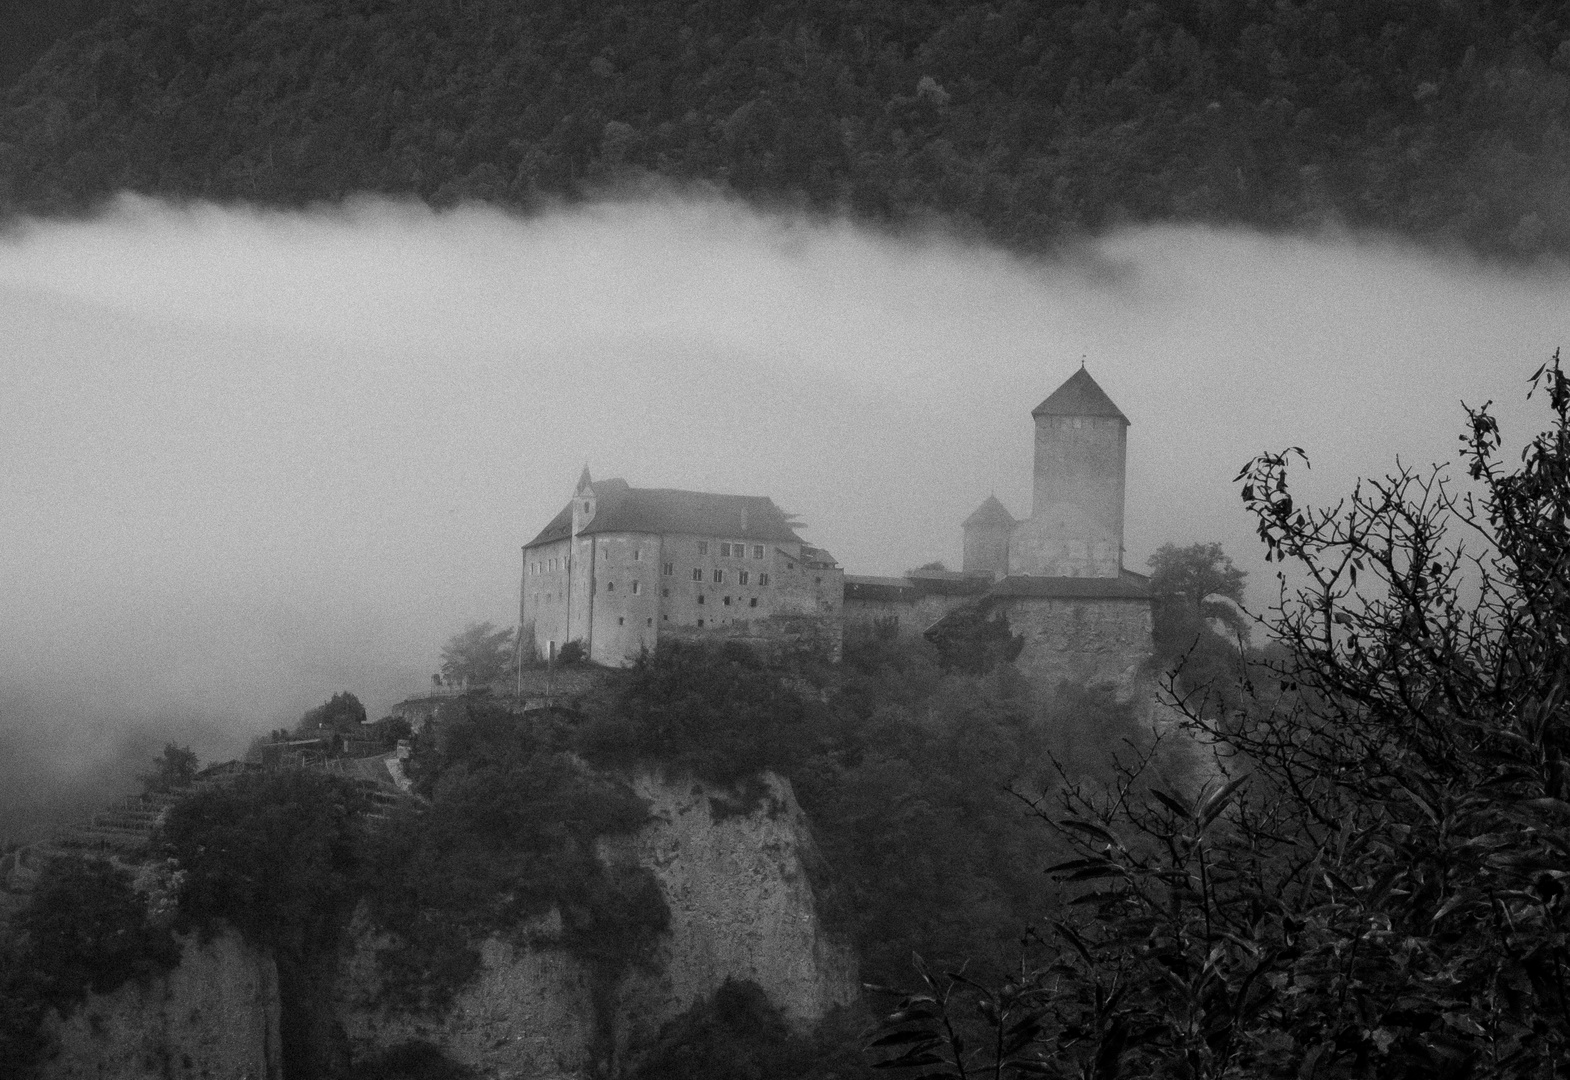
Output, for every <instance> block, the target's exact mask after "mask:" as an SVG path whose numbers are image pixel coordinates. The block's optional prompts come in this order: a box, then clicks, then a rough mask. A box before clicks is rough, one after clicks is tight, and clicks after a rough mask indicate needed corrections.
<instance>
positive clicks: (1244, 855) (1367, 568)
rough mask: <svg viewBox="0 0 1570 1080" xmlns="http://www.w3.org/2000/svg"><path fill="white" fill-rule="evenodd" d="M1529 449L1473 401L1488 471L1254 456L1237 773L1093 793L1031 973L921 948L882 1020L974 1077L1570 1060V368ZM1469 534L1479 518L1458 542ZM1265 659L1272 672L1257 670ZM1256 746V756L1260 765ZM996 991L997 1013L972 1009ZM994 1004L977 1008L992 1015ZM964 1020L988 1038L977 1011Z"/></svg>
mask: <svg viewBox="0 0 1570 1080" xmlns="http://www.w3.org/2000/svg"><path fill="white" fill-rule="evenodd" d="M1533 386H1534V392H1537V393H1542V394H1543V395H1544V396H1546V397H1547V399H1548V404H1549V406H1550V410H1551V413H1552V422H1551V425H1550V428H1549V430H1548V431H1546V432H1545V433H1543V434H1542V435H1540V436H1538V437H1537V438H1536V439H1534V440H1533V441H1532V442H1531V443H1530V444H1529V446H1528V447H1527V449H1526V450H1525V452H1524V453H1523V454H1522V456H1521V460H1520V465H1519V466H1518V467H1514V468H1511V467H1507V466H1505V465H1503V464H1502V463H1501V461H1500V454H1499V451H1500V441H1501V440H1500V433H1499V429H1498V426H1497V423H1496V422H1495V420H1494V418H1493V417H1492V416H1491V415H1490V414H1489V412H1488V411H1487V409H1486V408H1484V409H1479V410H1471V411H1469V414H1468V418H1469V424H1468V430H1467V432H1466V434H1465V435H1464V436H1463V441H1464V443H1465V450H1464V453H1463V458H1464V460H1465V462H1466V464H1467V467H1468V470H1469V474H1470V479H1471V480H1472V482H1473V484H1474V485H1475V493H1474V494H1473V495H1472V496H1471V497H1460V496H1457V495H1456V494H1455V493H1454V491H1453V489H1452V487H1451V485H1450V483H1449V482H1448V481H1447V480H1446V478H1445V476H1444V474H1443V472H1442V471H1440V470H1438V469H1436V470H1434V471H1432V472H1425V473H1419V472H1414V471H1413V470H1411V469H1398V470H1397V471H1396V472H1395V473H1393V474H1392V475H1389V476H1386V477H1384V478H1383V479H1378V480H1369V481H1364V482H1363V483H1361V484H1360V485H1359V486H1358V487H1357V489H1356V490H1355V491H1354V492H1353V493H1352V494H1351V495H1350V496H1349V497H1348V498H1347V499H1345V500H1344V501H1342V502H1341V503H1339V504H1337V505H1335V506H1330V507H1305V506H1300V505H1296V504H1295V503H1294V501H1293V498H1292V495H1291V485H1290V484H1289V474H1288V464H1289V463H1290V462H1291V461H1292V460H1293V459H1294V458H1295V457H1297V456H1298V454H1300V452H1299V451H1289V452H1288V453H1284V454H1275V455H1266V456H1264V457H1261V458H1260V459H1258V460H1256V461H1255V462H1253V463H1252V464H1251V465H1250V466H1249V467H1248V468H1246V469H1245V470H1244V472H1243V474H1242V475H1241V476H1240V477H1239V479H1240V480H1242V481H1243V482H1244V488H1243V497H1244V500H1245V502H1246V503H1247V505H1248V506H1249V508H1250V510H1251V511H1252V512H1253V513H1254V514H1255V516H1256V519H1257V521H1258V523H1259V530H1260V535H1261V537H1262V538H1263V539H1264V541H1265V543H1266V545H1267V548H1268V550H1269V553H1270V556H1271V558H1272V560H1274V559H1277V558H1279V559H1281V560H1283V561H1285V562H1289V563H1291V564H1292V565H1293V567H1294V569H1295V574H1294V576H1293V577H1292V578H1290V579H1289V578H1287V577H1283V578H1282V589H1281V597H1280V600H1279V602H1278V603H1277V605H1276V607H1275V608H1274V610H1273V611H1272V613H1271V615H1270V616H1269V618H1268V619H1267V620H1266V624H1267V628H1268V630H1269V632H1270V633H1271V635H1272V637H1273V638H1274V640H1275V643H1276V644H1277V646H1278V647H1279V649H1280V652H1279V653H1278V654H1277V655H1278V657H1279V659H1277V660H1275V661H1272V662H1271V669H1270V670H1271V676H1272V677H1271V682H1272V684H1273V685H1271V686H1268V687H1260V686H1256V693H1257V696H1256V698H1255V700H1254V701H1253V702H1252V703H1251V707H1250V709H1248V710H1247V711H1245V712H1243V713H1241V714H1239V715H1236V716H1232V717H1228V718H1226V719H1225V721H1224V722H1223V721H1221V720H1217V719H1213V718H1211V717H1208V716H1206V715H1205V714H1201V713H1191V714H1190V719H1191V721H1192V722H1193V723H1194V725H1195V727H1196V730H1197V731H1198V732H1200V733H1201V734H1203V735H1206V736H1208V737H1210V738H1212V739H1221V738H1223V737H1224V738H1225V739H1227V740H1228V742H1229V744H1230V747H1231V750H1232V753H1231V755H1230V756H1229V757H1227V758H1225V759H1224V760H1223V765H1224V767H1225V768H1226V770H1227V771H1228V772H1230V773H1231V774H1232V775H1231V778H1230V779H1227V778H1222V779H1218V780H1217V781H1216V782H1215V783H1214V784H1212V785H1209V786H1207V787H1206V788H1205V789H1204V790H1202V791H1201V792H1199V793H1198V795H1197V796H1187V795H1184V794H1182V793H1181V792H1178V791H1174V790H1171V789H1169V788H1165V787H1162V786H1157V785H1153V784H1150V783H1149V780H1148V777H1146V776H1144V775H1142V774H1141V770H1140V768H1139V767H1138V764H1137V763H1136V764H1135V765H1133V766H1131V767H1130V768H1129V769H1128V770H1126V771H1125V773H1124V776H1123V779H1122V781H1121V782H1120V783H1119V784H1118V785H1117V786H1116V787H1114V788H1113V789H1110V790H1108V791H1103V792H1101V793H1099V794H1096V793H1087V792H1083V791H1072V790H1071V791H1069V792H1067V793H1066V794H1065V798H1064V800H1063V804H1062V807H1061V809H1060V810H1059V811H1058V813H1056V814H1054V815H1053V817H1054V818H1055V821H1056V824H1057V826H1058V828H1059V829H1060V830H1061V832H1062V834H1063V835H1064V836H1065V837H1067V838H1070V839H1071V840H1072V842H1073V843H1074V845H1075V847H1076V849H1077V851H1076V857H1075V858H1073V859H1070V860H1067V861H1065V862H1063V863H1061V864H1059V865H1057V866H1056V867H1055V868H1054V871H1055V873H1056V875H1057V876H1058V877H1059V878H1060V879H1061V880H1062V881H1063V882H1064V884H1065V886H1066V887H1070V888H1073V889H1076V890H1082V892H1081V894H1080V895H1079V896H1078V897H1076V899H1075V901H1074V902H1073V904H1072V905H1071V906H1070V907H1069V908H1068V909H1066V912H1065V914H1064V916H1063V917H1062V919H1061V921H1059V922H1057V923H1055V924H1054V925H1053V927H1052V929H1053V933H1052V935H1051V936H1050V938H1046V939H1043V940H1042V941H1041V945H1042V947H1043V949H1044V950H1045V953H1046V955H1045V957H1044V958H1043V959H1042V962H1041V963H1040V964H1039V965H1036V966H1033V967H1028V968H1024V969H1022V970H1021V971H1020V973H1019V975H1018V976H1017V977H1016V978H1015V979H1014V980H1013V981H1011V982H1010V983H1008V984H1006V985H1004V986H1002V987H1001V988H997V989H994V988H993V987H994V985H995V984H986V983H980V982H971V981H968V980H967V979H966V978H965V977H964V976H963V975H962V974H954V973H950V974H936V973H934V972H931V971H926V970H924V971H923V973H922V974H923V979H924V981H925V983H926V985H925V987H924V988H923V990H922V991H921V992H919V993H917V994H915V995H911V996H909V997H907V998H906V999H905V1001H904V1002H903V1003H902V1006H901V1008H900V1010H898V1011H897V1012H896V1013H895V1014H893V1015H891V1016H890V1017H889V1018H888V1020H887V1021H886V1022H885V1024H884V1025H883V1027H882V1034H881V1035H880V1037H879V1039H878V1040H877V1041H876V1042H875V1044H874V1045H875V1048H876V1049H877V1051H878V1053H879V1056H880V1057H885V1058H887V1059H888V1061H889V1067H891V1068H895V1067H910V1068H912V1069H918V1068H919V1069H921V1070H922V1071H923V1072H924V1074H925V1075H929V1076H933V1077H939V1076H958V1075H960V1074H961V1069H960V1064H959V1063H960V1062H961V1061H963V1062H964V1063H965V1065H966V1067H967V1068H970V1069H975V1068H976V1067H977V1066H980V1065H983V1064H985V1065H986V1066H987V1067H988V1068H989V1070H991V1069H996V1070H997V1071H998V1073H1000V1074H1001V1075H1048V1076H1063V1077H1068V1076H1095V1077H1107V1078H1112V1077H1123V1076H1150V1077H1192V1078H1221V1077H1230V1076H1257V1077H1283V1078H1284V1077H1298V1078H1304V1080H1313V1078H1342V1077H1347V1078H1351V1077H1376V1076H1377V1077H1381V1078H1386V1077H1389V1078H1395V1080H1418V1078H1425V1080H1426V1078H1430V1077H1499V1078H1512V1080H1514V1078H1522V1080H1525V1078H1527V1077H1534V1078H1535V1077H1555V1076H1563V1075H1564V1070H1565V1062H1566V1061H1567V1060H1570V1009H1567V995H1566V992H1565V986H1566V976H1567V974H1570V953H1567V949H1566V939H1567V936H1570V906H1567V903H1566V893H1565V891H1564V886H1563V882H1564V881H1565V880H1570V831H1567V830H1570V770H1566V768H1565V766H1564V747H1565V746H1566V745H1567V744H1570V738H1567V736H1566V724H1567V723H1570V711H1567V709H1570V701H1567V697H1566V687H1567V685H1570V678H1567V676H1566V656H1567V654H1566V650H1565V646H1564V641H1565V638H1566V630H1567V627H1570V560H1567V559H1566V552H1570V535H1567V533H1566V523H1567V521H1570V380H1567V379H1566V377H1565V376H1564V375H1563V373H1562V372H1561V371H1560V368H1559V365H1558V362H1557V357H1556V358H1555V361H1554V362H1553V363H1551V364H1549V365H1546V366H1545V367H1544V368H1543V369H1540V370H1539V372H1538V373H1537V375H1536V376H1534V379H1533ZM1462 541H1464V543H1463V542H1462ZM1255 677H1256V680H1257V679H1258V676H1257V674H1256V676H1255ZM1245 770H1246V772H1245ZM972 1017H975V1018H976V1019H975V1020H972V1019H971V1018H972ZM971 1025H975V1026H977V1027H979V1028H980V1029H981V1032H982V1035H983V1036H984V1037H983V1038H982V1039H981V1040H980V1041H979V1042H978V1041H977V1040H976V1039H975V1037H974V1036H975V1031H974V1029H973V1027H972V1026H971ZM956 1035H958V1036H960V1038H961V1039H962V1040H963V1039H966V1038H969V1039H970V1042H969V1043H968V1045H969V1046H970V1047H971V1048H972V1049H970V1050H967V1049H966V1048H965V1044H964V1043H963V1042H960V1043H957V1042H956V1039H955V1037H954V1036H956Z"/></svg>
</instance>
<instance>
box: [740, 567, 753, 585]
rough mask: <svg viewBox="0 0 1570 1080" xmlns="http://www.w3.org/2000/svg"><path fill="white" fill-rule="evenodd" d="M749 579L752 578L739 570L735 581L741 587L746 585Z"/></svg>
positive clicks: (746, 572) (749, 574) (747, 573)
mask: <svg viewBox="0 0 1570 1080" xmlns="http://www.w3.org/2000/svg"><path fill="white" fill-rule="evenodd" d="M750 577H752V574H751V573H749V572H748V571H746V570H740V571H738V572H737V573H736V580H737V581H738V582H739V583H740V584H742V585H745V584H747V579H748V578H750Z"/></svg>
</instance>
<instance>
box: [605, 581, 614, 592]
mask: <svg viewBox="0 0 1570 1080" xmlns="http://www.w3.org/2000/svg"><path fill="white" fill-rule="evenodd" d="M605 591H606V592H615V591H616V583H615V582H614V581H607V582H606V583H605Z"/></svg>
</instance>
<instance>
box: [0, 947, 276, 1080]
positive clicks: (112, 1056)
mask: <svg viewBox="0 0 1570 1080" xmlns="http://www.w3.org/2000/svg"><path fill="white" fill-rule="evenodd" d="M278 1015H279V1002H278V972H277V970H276V968H275V967H274V966H273V962H272V960H270V959H268V958H267V957H264V956H261V955H259V954H258V953H257V952H256V951H255V950H253V949H251V948H250V947H249V946H247V945H246V944H245V942H244V941H243V940H241V938H240V935H239V934H238V933H236V932H235V931H233V930H229V929H225V930H222V931H220V932H219V933H217V934H215V935H213V936H211V937H209V938H208V939H207V940H205V941H204V940H202V938H200V937H198V936H195V935H193V936H191V937H188V938H186V939H184V941H183V942H182V954H181V957H180V963H179V965H178V966H177V967H175V968H174V969H173V970H171V971H170V972H168V973H167V974H166V975H162V976H159V977H157V978H154V979H150V980H147V981H146V982H130V983H127V984H126V985H124V986H122V987H120V988H119V989H118V990H115V991H114V992H113V993H109V994H99V995H94V996H92V997H90V998H89V999H88V1001H87V1003H86V1004H84V1005H83V1006H81V1007H80V1008H79V1009H77V1010H75V1011H73V1012H72V1013H71V1015H70V1016H69V1017H68V1018H66V1019H64V1020H61V1019H60V1018H59V1017H58V1016H55V1017H51V1019H50V1021H49V1022H48V1025H47V1026H48V1033H49V1034H50V1035H51V1036H52V1037H53V1038H54V1040H55V1042H56V1045H57V1047H58V1053H56V1054H55V1055H54V1057H53V1058H52V1059H50V1060H49V1061H47V1062H46V1063H45V1064H44V1066H43V1067H42V1069H41V1070H40V1073H39V1075H40V1077H41V1078H42V1080H89V1078H91V1080H111V1078H112V1080H281V1076H282V1072H281V1068H280V1060H281V1059H280V1054H279V1042H278ZM3 1071H4V1070H0V1072H3Z"/></svg>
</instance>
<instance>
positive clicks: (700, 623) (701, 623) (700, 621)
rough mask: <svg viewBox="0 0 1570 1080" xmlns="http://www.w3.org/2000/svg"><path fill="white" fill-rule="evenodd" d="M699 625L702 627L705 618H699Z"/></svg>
mask: <svg viewBox="0 0 1570 1080" xmlns="http://www.w3.org/2000/svg"><path fill="white" fill-rule="evenodd" d="M698 625H699V626H700V627H701V626H702V625H703V620H702V619H699V620H698Z"/></svg>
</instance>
